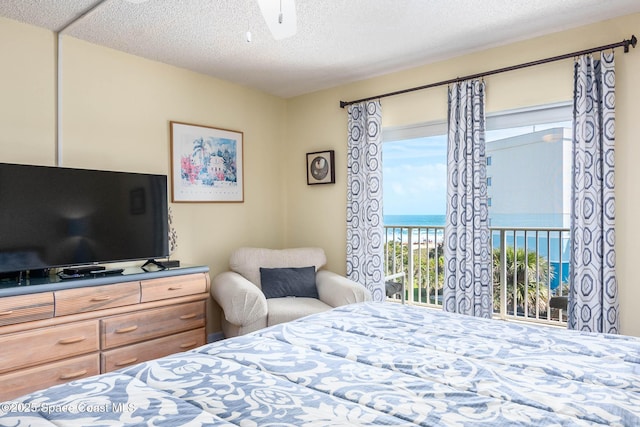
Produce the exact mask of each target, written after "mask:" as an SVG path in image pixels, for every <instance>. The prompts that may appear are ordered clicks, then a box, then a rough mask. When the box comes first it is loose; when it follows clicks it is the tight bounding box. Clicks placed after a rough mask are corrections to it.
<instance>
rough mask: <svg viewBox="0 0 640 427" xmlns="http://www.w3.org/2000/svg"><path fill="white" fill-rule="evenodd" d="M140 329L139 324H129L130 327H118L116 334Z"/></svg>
mask: <svg viewBox="0 0 640 427" xmlns="http://www.w3.org/2000/svg"><path fill="white" fill-rule="evenodd" d="M136 329H138V325H133V326H129V327H128V328H122V329H116V334H126V333H127V332H133V331H135V330H136Z"/></svg>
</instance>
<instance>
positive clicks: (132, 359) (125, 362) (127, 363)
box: [116, 357, 138, 366]
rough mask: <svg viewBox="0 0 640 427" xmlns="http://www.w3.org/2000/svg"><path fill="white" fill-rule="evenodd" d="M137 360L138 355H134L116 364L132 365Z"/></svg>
mask: <svg viewBox="0 0 640 427" xmlns="http://www.w3.org/2000/svg"><path fill="white" fill-rule="evenodd" d="M137 361H138V358H137V357H132V358H131V359H127V360H123V361H122V362H118V363H116V366H126V365H131V364H132V363H136V362H137Z"/></svg>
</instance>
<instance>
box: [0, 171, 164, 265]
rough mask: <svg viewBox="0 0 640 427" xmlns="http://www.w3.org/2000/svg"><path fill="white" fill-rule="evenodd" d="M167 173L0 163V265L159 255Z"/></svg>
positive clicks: (84, 262) (82, 262) (108, 260)
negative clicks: (156, 173)
mask: <svg viewBox="0 0 640 427" xmlns="http://www.w3.org/2000/svg"><path fill="white" fill-rule="evenodd" d="M167 203H168V201H167V177H166V175H151V174H142V173H129V172H113V171H100V170H88V169H72V168H63V167H49V166H32V165H18V164H7V163H0V273H5V272H19V271H20V272H22V271H33V270H41V271H42V270H45V271H46V270H47V269H51V268H56V267H67V266H78V265H80V266H81V265H89V264H100V263H112V262H121V261H133V260H147V259H156V258H164V257H167V256H168V254H169V246H168V226H169V225H168V210H167V208H168V206H167Z"/></svg>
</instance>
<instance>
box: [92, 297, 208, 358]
mask: <svg viewBox="0 0 640 427" xmlns="http://www.w3.org/2000/svg"><path fill="white" fill-rule="evenodd" d="M204 303H205V302H204V301H196V302H191V303H187V304H179V305H173V306H169V307H163V308H156V309H153V310H144V311H139V312H136V313H132V314H123V315H119V316H113V317H107V318H105V319H101V320H100V330H101V346H102V349H103V350H104V349H108V348H114V347H119V346H121V345H125V344H132V343H135V342H140V341H146V340H148V339H151V338H157V337H162V336H165V335H171V334H173V333H176V332H181V331H186V330H189V329H196V328H201V327H204V324H205V305H204Z"/></svg>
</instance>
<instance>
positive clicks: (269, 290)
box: [260, 266, 318, 298]
mask: <svg viewBox="0 0 640 427" xmlns="http://www.w3.org/2000/svg"><path fill="white" fill-rule="evenodd" d="M260 282H261V283H262V292H263V293H264V296H265V297H267V298H282V297H307V298H318V288H316V268H315V267H314V266H311V267H299V268H295V267H290V268H264V267H260Z"/></svg>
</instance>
